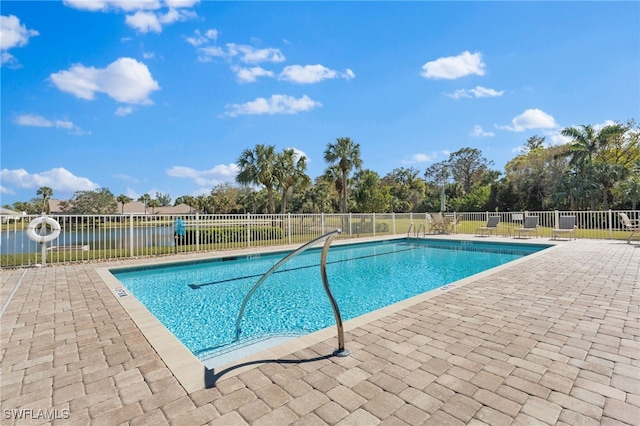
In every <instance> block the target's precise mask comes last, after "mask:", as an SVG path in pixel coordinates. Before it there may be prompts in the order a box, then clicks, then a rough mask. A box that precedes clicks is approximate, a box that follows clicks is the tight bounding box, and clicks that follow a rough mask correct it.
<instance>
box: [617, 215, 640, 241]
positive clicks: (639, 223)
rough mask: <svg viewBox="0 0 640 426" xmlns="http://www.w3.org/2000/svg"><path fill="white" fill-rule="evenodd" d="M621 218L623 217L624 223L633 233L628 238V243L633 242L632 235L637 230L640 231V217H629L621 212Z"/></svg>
mask: <svg viewBox="0 0 640 426" xmlns="http://www.w3.org/2000/svg"><path fill="white" fill-rule="evenodd" d="M620 218H621V219H622V224H623V225H624V227H625V228H626V229H627V231H631V235H629V238H627V244H631V237H633V234H635V233H636V232H640V219H633V220H632V219H629V216H627V214H626V213H620Z"/></svg>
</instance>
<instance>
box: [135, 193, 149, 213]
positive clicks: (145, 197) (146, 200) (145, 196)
mask: <svg viewBox="0 0 640 426" xmlns="http://www.w3.org/2000/svg"><path fill="white" fill-rule="evenodd" d="M138 201H140V202H141V203H144V214H147V206H148V205H149V202H150V201H151V195H149V194H143V195H141V196H140V197H138Z"/></svg>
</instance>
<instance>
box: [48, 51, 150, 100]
mask: <svg viewBox="0 0 640 426" xmlns="http://www.w3.org/2000/svg"><path fill="white" fill-rule="evenodd" d="M50 78H51V81H52V82H53V84H55V85H56V87H57V88H58V89H60V90H61V91H63V92H67V93H71V94H72V95H74V96H76V97H78V98H81V99H88V100H93V99H94V98H95V94H96V92H101V93H105V94H107V95H108V96H109V97H111V98H112V99H114V100H116V101H117V102H122V103H128V104H140V105H148V104H152V103H153V102H152V101H151V99H149V95H150V94H151V92H153V91H155V90H159V89H160V86H159V85H158V83H157V82H156V81H155V80H154V79H153V77H152V76H151V73H150V72H149V69H148V68H147V66H146V65H145V64H143V63H142V62H138V61H136V60H135V59H131V58H119V59H117V60H116V61H114V62H112V63H111V64H109V65H108V66H107V67H106V68H102V69H100V68H94V67H85V66H84V65H81V64H78V65H74V66H72V67H71V68H70V69H69V70H66V71H60V72H57V73H54V74H51V76H50Z"/></svg>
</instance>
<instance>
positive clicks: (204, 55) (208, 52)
mask: <svg viewBox="0 0 640 426" xmlns="http://www.w3.org/2000/svg"><path fill="white" fill-rule="evenodd" d="M226 56H228V55H227V52H225V51H224V49H222V48H221V47H220V46H206V47H200V48H198V61H200V62H211V61H212V60H213V58H216V57H219V58H224V57H226Z"/></svg>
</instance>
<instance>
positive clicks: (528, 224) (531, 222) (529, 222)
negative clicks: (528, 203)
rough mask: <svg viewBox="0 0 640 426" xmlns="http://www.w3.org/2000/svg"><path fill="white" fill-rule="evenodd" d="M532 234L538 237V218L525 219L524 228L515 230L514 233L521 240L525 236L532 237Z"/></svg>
mask: <svg viewBox="0 0 640 426" xmlns="http://www.w3.org/2000/svg"><path fill="white" fill-rule="evenodd" d="M532 232H535V234H536V237H538V216H527V217H525V218H524V225H523V226H522V228H516V229H514V233H515V235H516V236H517V237H518V238H521V237H522V235H523V234H525V235H526V236H527V237H530V236H531V233H532Z"/></svg>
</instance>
